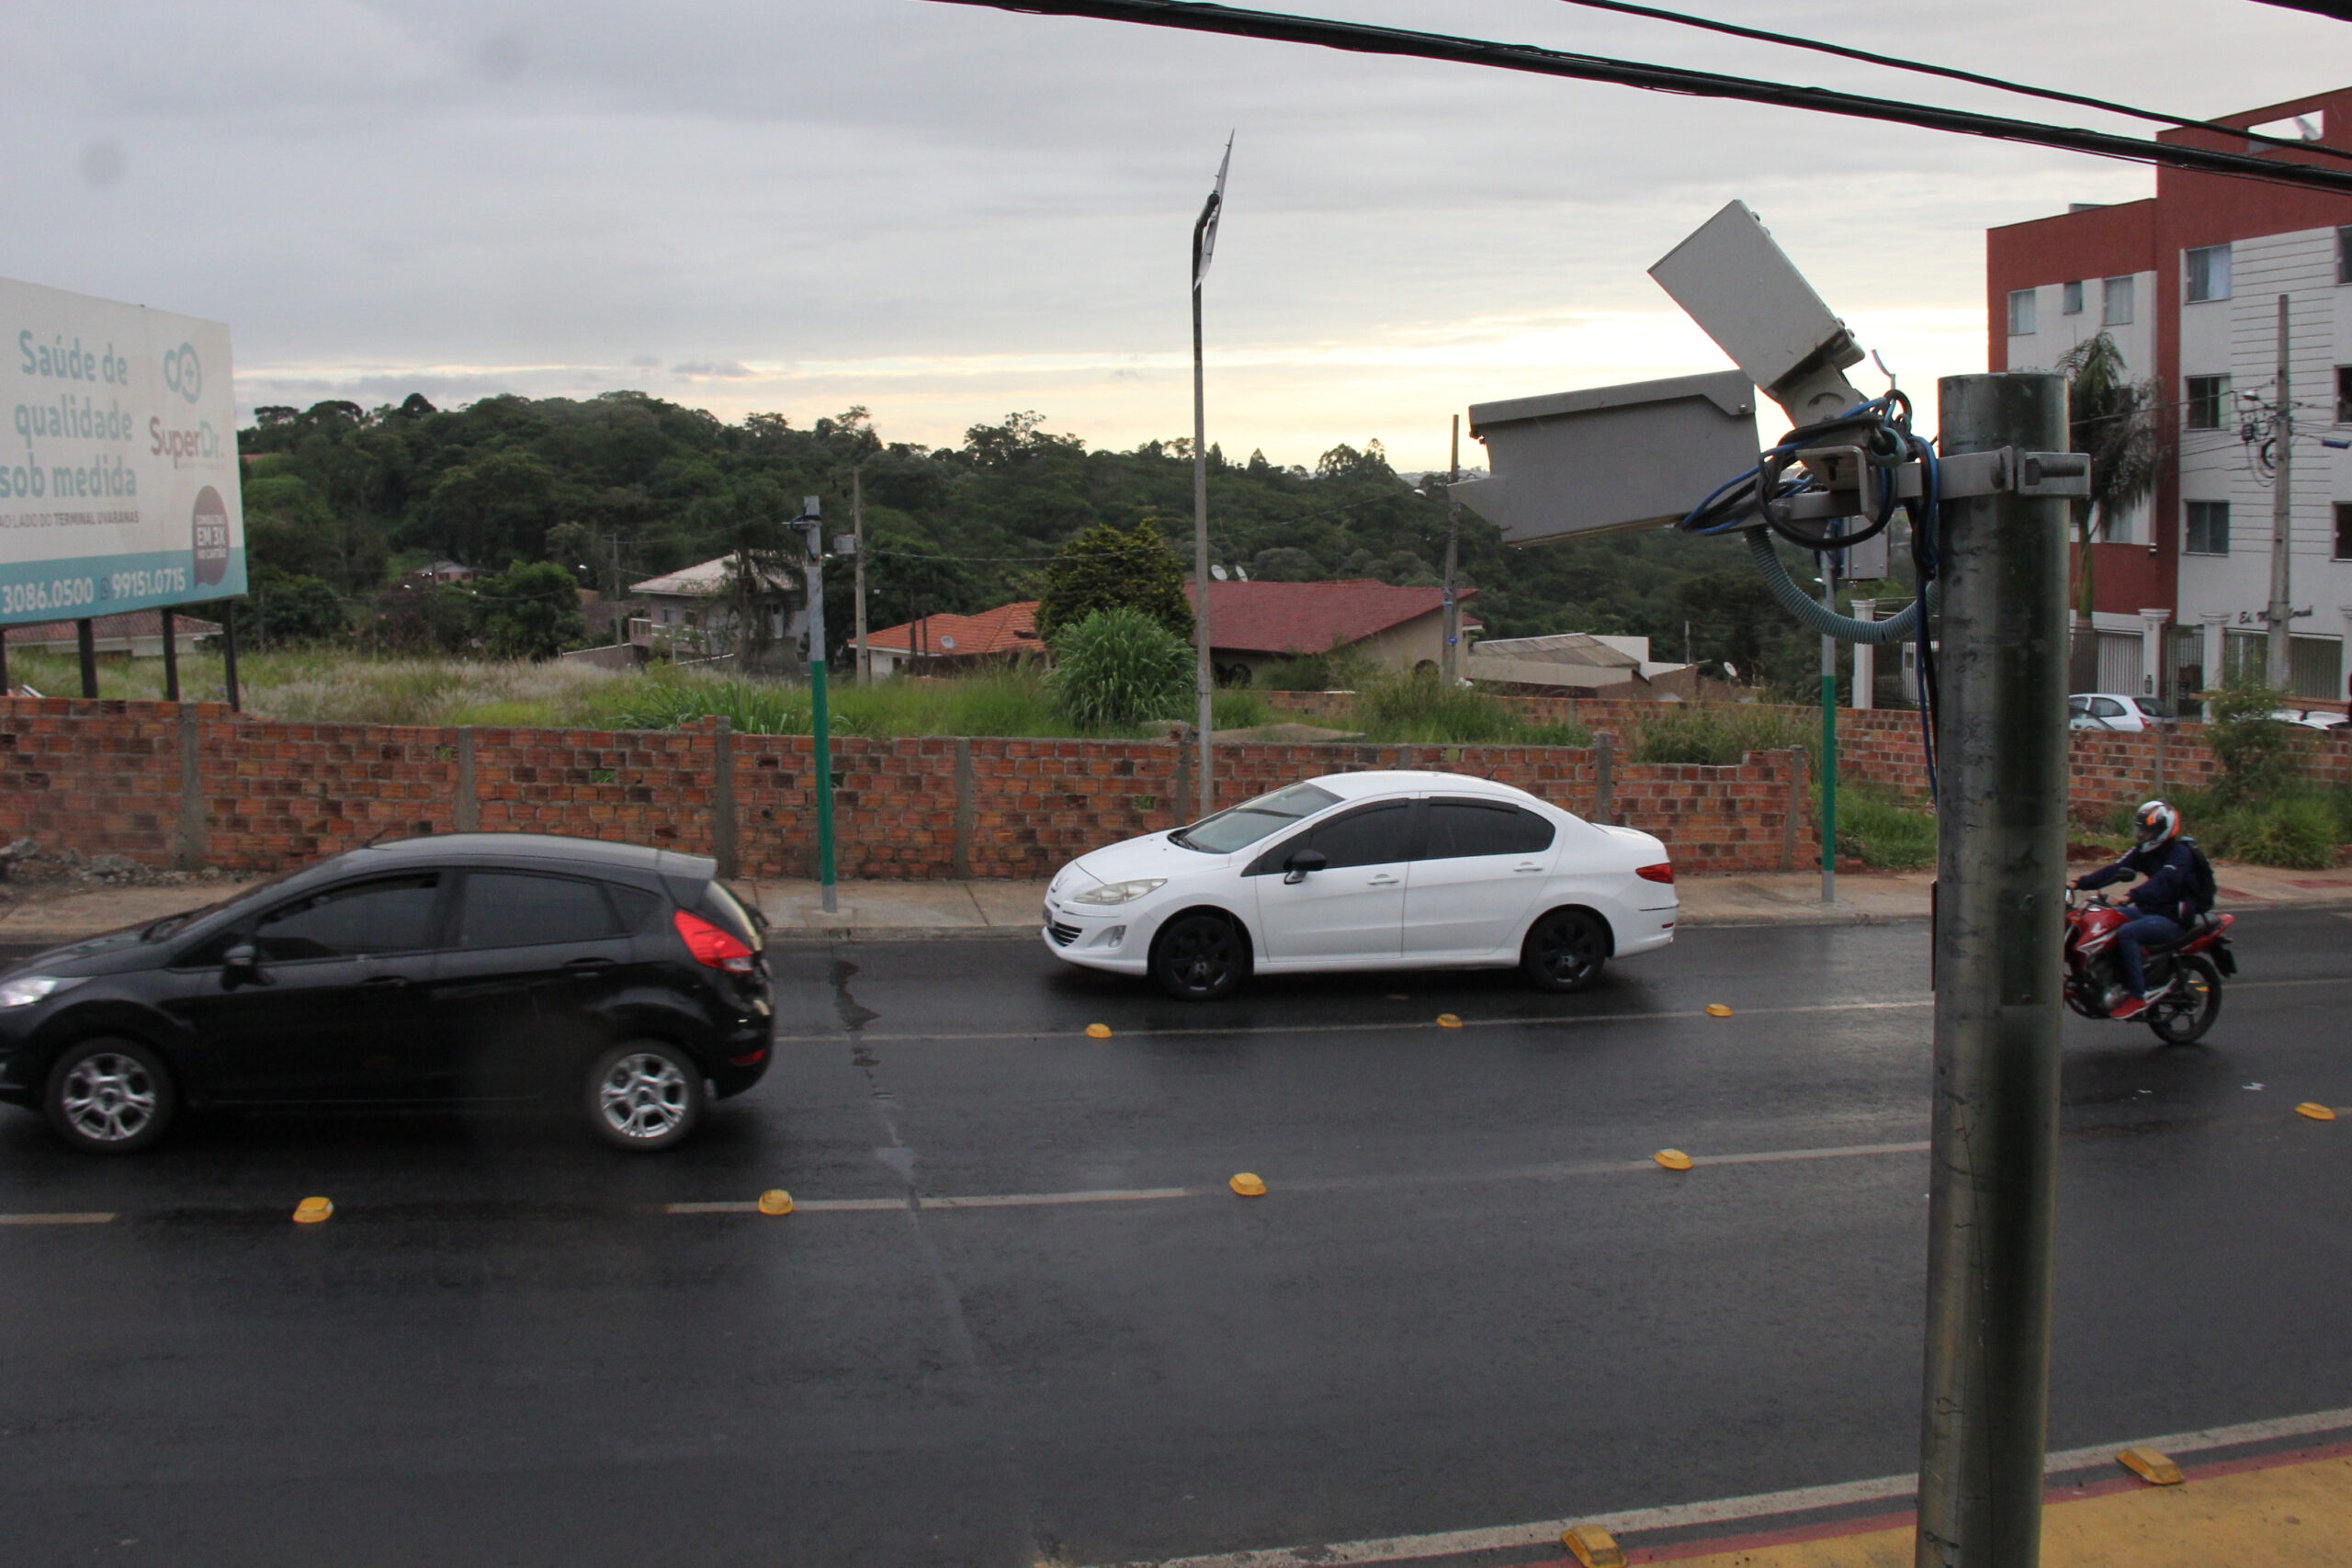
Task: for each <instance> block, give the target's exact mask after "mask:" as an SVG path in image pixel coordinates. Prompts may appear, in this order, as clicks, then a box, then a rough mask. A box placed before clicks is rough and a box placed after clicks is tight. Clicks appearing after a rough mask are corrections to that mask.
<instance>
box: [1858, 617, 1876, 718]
mask: <svg viewBox="0 0 2352 1568" xmlns="http://www.w3.org/2000/svg"><path fill="white" fill-rule="evenodd" d="M1854 619H1856V620H1858V621H1874V620H1877V619H1878V601H1877V600H1875V599H1857V600H1855V601H1854ZM1853 705H1854V707H1855V708H1857V709H1860V710H1865V711H1867V710H1868V709H1871V708H1874V707H1876V706H1878V649H1875V648H1873V647H1872V646H1871V645H1870V644H1869V643H1866V642H1858V643H1856V644H1855V645H1854V702H1853Z"/></svg>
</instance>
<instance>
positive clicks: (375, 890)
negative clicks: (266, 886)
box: [254, 872, 440, 964]
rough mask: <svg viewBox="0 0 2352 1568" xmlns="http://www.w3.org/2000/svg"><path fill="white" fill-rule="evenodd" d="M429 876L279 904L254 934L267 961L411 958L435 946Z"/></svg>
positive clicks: (353, 886)
mask: <svg viewBox="0 0 2352 1568" xmlns="http://www.w3.org/2000/svg"><path fill="white" fill-rule="evenodd" d="M439 882H440V878H439V877H438V876H436V875H435V874H433V873H431V872H424V873H421V874H417V875H413V876H390V877H386V878H384V879H383V880H382V881H379V882H353V883H346V884H345V885H344V886H341V887H330V888H327V889H326V890H325V891H324V892H321V893H313V894H311V896H310V897H306V898H298V899H296V900H295V901H294V902H293V903H291V904H280V905H279V906H278V907H277V908H275V909H272V910H271V911H270V912H269V913H267V914H266V915H264V916H263V917H262V918H261V920H260V922H259V923H258V924H257V925H256V926H255V927H254V948H255V950H256V951H258V952H259V953H260V954H261V956H262V957H263V958H265V959H268V960H272V961H275V962H277V963H281V964H283V963H290V962H294V961H296V960H300V959H304V958H347V957H351V956H353V955H354V954H356V953H413V952H415V951H416V950H417V949H419V948H424V947H430V946H431V945H432V944H433V897H434V889H435V887H436V886H438V885H439Z"/></svg>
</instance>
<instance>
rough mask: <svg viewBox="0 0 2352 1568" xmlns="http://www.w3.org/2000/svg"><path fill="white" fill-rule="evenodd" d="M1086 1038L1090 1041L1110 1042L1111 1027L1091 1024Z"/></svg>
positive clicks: (1105, 1024) (1087, 1028)
mask: <svg viewBox="0 0 2352 1568" xmlns="http://www.w3.org/2000/svg"><path fill="white" fill-rule="evenodd" d="M1086 1037H1087V1038H1088V1039H1089V1040H1108V1039H1110V1038H1111V1026H1110V1025H1109V1024H1107V1023H1090V1024H1088V1025H1087V1026H1086Z"/></svg>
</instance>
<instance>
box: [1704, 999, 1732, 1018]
mask: <svg viewBox="0 0 2352 1568" xmlns="http://www.w3.org/2000/svg"><path fill="white" fill-rule="evenodd" d="M1707 1016H1708V1017H1709V1018H1729V1017H1730V1016H1731V1009H1729V1008H1727V1007H1725V1006H1724V1004H1723V1003H1721V1002H1709V1003H1708V1004H1707Z"/></svg>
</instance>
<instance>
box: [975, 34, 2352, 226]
mask: <svg viewBox="0 0 2352 1568" xmlns="http://www.w3.org/2000/svg"><path fill="white" fill-rule="evenodd" d="M934 3H936V4H942V5H949V6H986V7H988V8H989V9H991V10H999V11H1025V12H1029V13H1032V14H1035V15H1038V16H1051V17H1096V18H1098V19H1101V20H1103V21H1114V22H1137V23H1141V24H1143V25H1145V26H1148V27H1159V28H1181V29H1183V30H1186V31H1190V32H1206V33H1225V34H1230V35H1232V36H1235V37H1239V38H1262V39H1277V40H1280V41H1283V42H1288V43H1308V44H1316V45H1319V46H1321V47H1323V48H1326V49H1336V50H1341V51H1347V52H1349V53H1353V54H1385V55H1395V56H1403V57H1407V58H1413V59H1421V60H1442V61H1448V62H1453V63H1454V64H1460V65H1485V66H1491V67H1493V68H1495V69H1497V70H1502V71H1520V72H1525V73H1530V74H1532V75H1538V76H1562V77H1567V78H1569V79H1571V80H1577V81H1587V82H1608V83H1611V84H1614V85H1618V86H1623V87H1639V88H1641V89H1643V90H1645V91H1647V92H1655V93H1675V94H1679V95H1682V96H1689V97H1701V98H1729V99H1737V100H1741V101H1744V102H1747V103H1759V104H1771V105H1775V106H1777V107H1781V108H1794V109H1810V110H1813V111H1815V112H1817V113H1821V114H1834V115H1843V116H1846V117H1848V118H1854V119H1871V120H1882V121H1884V122H1886V123H1889V124H1894V125H1909V126H1917V127H1919V128H1921V129H1923V130H1946V131H1951V132H1954V133H1956V134H1959V135H1963V136H1982V137H1986V138H1989V139H1991V140H1993V141H2015V142H2020V143H2023V144H2025V145H2029V146H2036V147H2054V148H2057V149H2059V150H2060V151H2062V152H2086V153H2089V154H2091V155H2092V156H2094V157H2100V158H2117V159H2121V160H2123V161H2124V162H2127V163H2134V164H2157V165H2160V166H2163V167H2167V168H2177V169H2188V170H2192V171H2195V172H2197V173H2200V174H2211V175H2233V176H2236V177H2239V178H2244V179H2254V180H2264V181H2267V182H2269V183H2271V184H2274V185H2286V186H2301V187H2303V188H2306V189H2312V190H2324V191H2330V192H2334V193H2335V194H2336V195H2339V196H2343V195H2352V170H2347V171H2339V170H2335V169H2328V168H2317V167H2313V166H2312V165H2311V164H2290V163H2278V162H2273V161H2270V160H2268V159H2264V158H2256V157H2251V156H2248V155H2247V154H2245V153H2242V152H2218V151H2216V150H2214V149H2212V148H2210V147H2191V146H2186V145H2183V144H2180V143H2177V142H2169V141H2143V140H2142V139H2141V138H2138V137H2132V136H2117V135H2113V134H2110V133H2109V132H2107V131H2099V130H2083V129H2081V128H2079V127H2075V126H2064V125H2049V124H2044V123H2042V122H2041V121H2039V120H2026V119H2010V118H2006V117H2004V116H2000V115H1988V114H1975V113H1972V112H1970V111H1968V110H1964V109H1949V108H1939V107H1935V106H1933V105H1928V104H1913V103H1905V102H1904V101H1902V100H1901V99H1897V98H1881V97H1873V96H1869V95H1867V94H1860V93H1841V92H1836V91H1832V90H1831V89H1829V88H1826V87H1800V86H1792V85H1789V84H1787V83H1784V82H1768V81H1762V80H1759V79H1758V78H1756V77H1752V76H1726V75H1723V74H1721V73H1716V72H1712V71H1690V70H1685V69H1683V68H1681V67H1679V66H1673V65H1650V64H1645V63H1644V62H1640V61H1632V60H1615V59H1611V58H1610V57H1608V56H1605V55H1598V54H1579V53H1573V52H1570V51H1565V50H1555V49H1539V48H1537V47H1535V46H1534V45H1532V44H1515V43H1496V42H1493V41H1491V40H1489V39H1474V38H1463V37H1459V36H1457V35H1454V34H1451V33H1424V32H1413V31H1409V30H1407V29H1404V28H1375V27H1366V26H1364V25H1363V24H1361V23H1356V22H1335V21H1328V20H1325V19H1324V18H1322V17H1297V16H1290V15H1286V14H1284V13H1282V12H1278V11H1249V10H1243V9H1240V8H1238V7H1237V6H1218V5H1210V4H1204V3H1202V0H934Z"/></svg>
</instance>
